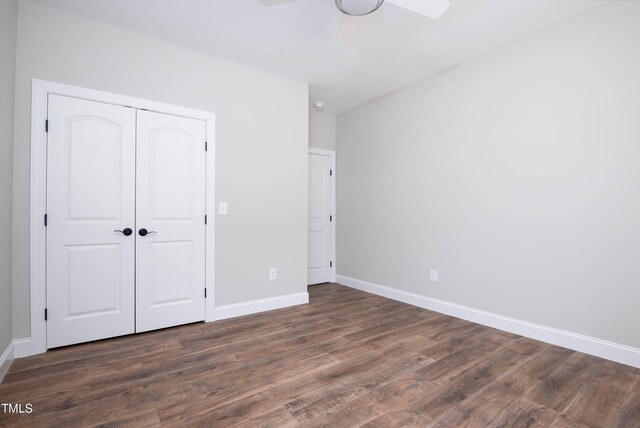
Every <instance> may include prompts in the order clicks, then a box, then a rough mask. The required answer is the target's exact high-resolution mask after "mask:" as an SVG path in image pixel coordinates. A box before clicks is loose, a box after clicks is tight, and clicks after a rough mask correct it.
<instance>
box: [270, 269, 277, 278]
mask: <svg viewBox="0 0 640 428" xmlns="http://www.w3.org/2000/svg"><path fill="white" fill-rule="evenodd" d="M274 279H278V269H276V268H271V269H269V280H271V281H273V280H274Z"/></svg>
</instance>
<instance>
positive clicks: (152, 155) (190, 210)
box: [136, 111, 205, 332]
mask: <svg viewBox="0 0 640 428" xmlns="http://www.w3.org/2000/svg"><path fill="white" fill-rule="evenodd" d="M204 141H205V124H204V122H202V121H199V120H195V119H188V118H184V117H177V116H170V115H166V114H161V113H152V112H148V111H138V161H137V183H136V200H137V210H136V219H137V221H136V223H137V227H138V234H137V236H136V239H137V245H136V313H137V322H136V331H138V332H141V331H147V330H153V329H157V328H163V327H168V326H172V325H178V324H186V323H190V322H195V321H201V320H204V315H205V300H204V297H205V295H204V293H205V278H204V275H205V218H204V216H205V151H204ZM144 230H146V231H147V234H146V235H144V236H141V234H144Z"/></svg>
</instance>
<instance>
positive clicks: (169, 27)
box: [36, 0, 607, 113]
mask: <svg viewBox="0 0 640 428" xmlns="http://www.w3.org/2000/svg"><path fill="white" fill-rule="evenodd" d="M36 1H38V2H39V3H43V4H46V5H50V6H53V7H56V8H58V9H62V10H65V11H68V12H71V13H75V14H78V15H82V16H85V17H88V18H91V19H94V20H97V21H102V22H105V23H108V24H111V25H114V26H117V27H121V28H124V29H128V30H132V31H136V32H139V33H143V34H147V35H150V36H154V37H157V38H160V39H163V40H167V41H171V42H174V43H177V44H180V45H184V46H188V47H191V48H193V49H197V50H199V51H202V52H207V53H210V54H212V55H215V56H219V57H222V58H226V59H230V60H232V61H236V62H238V63H241V64H245V65H248V66H252V67H256V68H259V69H262V70H265V71H268V72H271V73H275V74H278V75H282V76H286V77H290V78H293V79H296V80H300V81H304V82H308V83H309V84H310V88H311V89H310V91H311V102H313V101H317V100H322V101H324V102H325V111H328V112H332V113H341V112H343V111H345V110H348V109H350V108H353V107H355V106H358V105H360V104H362V103H365V102H367V101H369V100H372V99H374V98H377V97H379V96H381V95H383V94H386V93H388V92H391V91H393V90H395V89H398V88H400V87H402V86H405V85H406V84H408V83H411V82H414V81H416V80H419V79H421V78H424V77H426V76H429V75H431V74H433V73H436V72H438V71H441V70H444V69H446V68H449V67H451V66H453V65H455V64H458V63H460V62H462V61H464V60H466V59H469V58H472V57H475V56H477V55H479V54H481V53H484V52H487V51H490V50H492V49H494V48H496V47H498V46H501V45H504V44H506V43H509V42H511V41H514V40H517V39H519V38H522V37H524V36H527V35H529V34H532V33H534V32H536V31H539V30H541V29H543V28H546V27H548V26H550V25H553V24H555V23H558V22H560V21H563V20H566V19H568V18H571V17H573V16H575V15H578V14H580V13H583V12H586V11H587V10H590V9H592V8H594V7H597V6H600V5H602V4H604V3H607V1H592V0H452V2H451V8H450V9H449V11H448V12H447V13H446V14H445V15H444V17H442V18H440V19H438V20H432V19H430V18H427V17H424V16H421V15H418V14H415V13H412V12H409V11H407V10H404V9H400V8H398V7H396V6H393V5H391V4H385V5H383V6H382V7H381V8H380V9H379V10H378V11H377V12H375V13H374V14H371V15H368V16H364V17H360V18H353V19H357V20H358V23H357V32H356V33H355V34H354V36H353V37H354V39H353V40H352V42H351V44H349V45H346V46H336V44H335V40H336V35H337V32H338V28H339V24H340V18H341V14H340V13H339V12H338V11H337V9H336V8H335V5H334V0H298V1H295V2H291V3H285V4H282V5H279V6H273V7H264V6H262V5H261V4H260V3H259V2H258V0H135V1H131V0H36Z"/></svg>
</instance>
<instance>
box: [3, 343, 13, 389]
mask: <svg viewBox="0 0 640 428" xmlns="http://www.w3.org/2000/svg"><path fill="white" fill-rule="evenodd" d="M15 357H16V354H15V341H14V340H12V341H11V342H9V346H7V349H5V350H4V352H3V353H2V355H0V383H2V379H4V375H6V374H7V372H8V371H9V367H11V363H12V362H13V360H14V359H15Z"/></svg>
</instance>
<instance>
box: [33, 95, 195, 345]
mask: <svg viewBox="0 0 640 428" xmlns="http://www.w3.org/2000/svg"><path fill="white" fill-rule="evenodd" d="M48 120H49V134H48V140H47V145H48V154H47V217H46V218H47V317H48V320H47V347H48V348H53V347H58V346H64V345H69V344H74V343H80V342H86V341H91V340H97V339H104V338H108V337H114V336H120V335H125V334H130V333H135V332H142V331H147V330H152V329H157V328H163V327H168V326H173V325H179V324H185V323H189V322H195V321H201V320H204V317H205V303H204V302H205V300H204V292H205V291H204V289H205V277H204V276H205V222H204V221H205V220H204V215H205V152H204V141H205V123H204V122H203V121H200V120H195V119H188V118H183V117H176V116H170V115H166V114H161V113H153V112H148V111H142V110H136V109H133V108H129V107H123V106H115V105H110V104H103V103H98V102H92V101H86V100H80V99H75V98H68V97H63V96H57V95H50V96H49V117H48ZM136 122H137V123H136ZM145 232H146V233H145Z"/></svg>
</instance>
